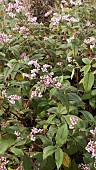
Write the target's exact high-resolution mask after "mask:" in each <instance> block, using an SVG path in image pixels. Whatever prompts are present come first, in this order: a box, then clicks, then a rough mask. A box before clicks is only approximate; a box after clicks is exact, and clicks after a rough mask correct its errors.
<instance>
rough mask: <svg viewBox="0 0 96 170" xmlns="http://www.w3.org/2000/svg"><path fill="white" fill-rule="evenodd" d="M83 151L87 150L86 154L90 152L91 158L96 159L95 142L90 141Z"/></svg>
mask: <svg viewBox="0 0 96 170" xmlns="http://www.w3.org/2000/svg"><path fill="white" fill-rule="evenodd" d="M85 149H86V150H87V152H89V153H90V152H91V154H92V156H91V157H92V158H93V157H96V141H90V142H89V143H88V145H87V146H86V148H85Z"/></svg>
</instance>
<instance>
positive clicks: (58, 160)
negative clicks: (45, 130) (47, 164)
mask: <svg viewBox="0 0 96 170" xmlns="http://www.w3.org/2000/svg"><path fill="white" fill-rule="evenodd" d="M63 158H64V153H63V151H62V149H61V148H57V150H56V151H55V160H56V165H57V169H59V168H60V166H61V165H62V163H63Z"/></svg>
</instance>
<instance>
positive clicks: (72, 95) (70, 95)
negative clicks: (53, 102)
mask: <svg viewBox="0 0 96 170" xmlns="http://www.w3.org/2000/svg"><path fill="white" fill-rule="evenodd" d="M68 98H69V101H74V103H76V104H77V105H81V104H82V100H81V98H80V97H79V96H78V95H77V94H76V93H68Z"/></svg>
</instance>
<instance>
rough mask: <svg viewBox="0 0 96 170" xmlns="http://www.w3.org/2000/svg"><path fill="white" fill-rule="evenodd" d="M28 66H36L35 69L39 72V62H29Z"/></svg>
mask: <svg viewBox="0 0 96 170" xmlns="http://www.w3.org/2000/svg"><path fill="white" fill-rule="evenodd" d="M28 65H34V67H35V68H36V69H37V70H39V68H40V65H39V64H38V63H37V60H31V61H29V62H28Z"/></svg>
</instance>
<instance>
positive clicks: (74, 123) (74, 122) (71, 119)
mask: <svg viewBox="0 0 96 170" xmlns="http://www.w3.org/2000/svg"><path fill="white" fill-rule="evenodd" d="M70 121H71V123H72V125H70V126H69V129H74V127H75V125H76V124H77V122H78V119H77V118H74V117H70Z"/></svg>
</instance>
